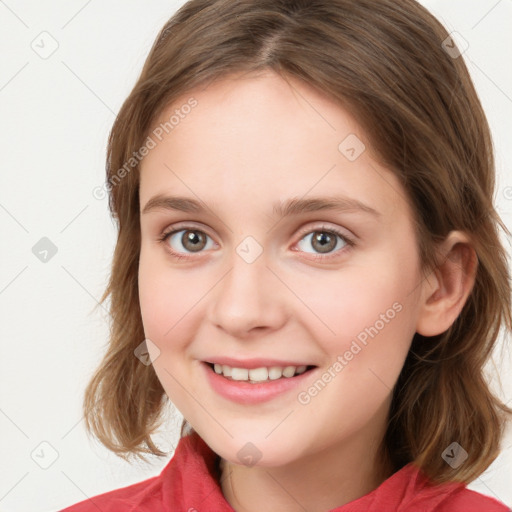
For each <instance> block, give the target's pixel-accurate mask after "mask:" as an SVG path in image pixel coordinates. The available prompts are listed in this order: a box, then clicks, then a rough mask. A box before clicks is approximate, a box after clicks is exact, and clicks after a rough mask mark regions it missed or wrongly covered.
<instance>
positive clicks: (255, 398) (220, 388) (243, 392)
mask: <svg viewBox="0 0 512 512" xmlns="http://www.w3.org/2000/svg"><path fill="white" fill-rule="evenodd" d="M201 365H202V366H203V367H204V369H205V371H206V375H207V378H208V380H209V382H210V385H211V386H212V388H213V389H214V391H216V392H217V393H218V394H219V395H221V396H223V397H224V398H227V399H228V400H232V401H233V402H237V403H239V404H258V403H261V402H267V401H268V400H272V399H273V398H275V397H277V396H279V395H282V394H283V393H286V392H287V391H290V390H292V389H294V388H296V387H298V386H300V385H301V384H303V383H304V381H305V380H306V379H308V377H309V376H310V375H311V374H312V373H313V372H314V371H315V370H316V368H313V369H312V370H308V371H306V372H304V373H301V374H300V375H296V376H295V377H281V378H280V379H276V380H269V381H266V382H262V383H260V384H251V383H250V382H247V381H239V380H230V379H227V378H226V377H224V376H222V375H219V374H218V373H215V371H214V370H213V368H211V367H210V366H209V365H208V364H206V363H201Z"/></svg>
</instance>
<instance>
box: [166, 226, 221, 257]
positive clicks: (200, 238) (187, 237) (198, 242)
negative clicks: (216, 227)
mask: <svg viewBox="0 0 512 512" xmlns="http://www.w3.org/2000/svg"><path fill="white" fill-rule="evenodd" d="M207 239H210V240H211V238H210V237H209V236H208V235H207V234H206V233H205V232H204V231H201V230H199V229H195V228H190V227H189V228H187V229H180V230H174V231H168V232H166V233H163V234H162V236H161V237H160V238H159V240H160V241H161V242H167V243H166V246H167V247H168V249H169V252H170V253H171V254H172V255H173V256H176V257H177V258H178V259H180V258H187V256H186V254H187V252H189V251H190V253H195V252H201V251H202V250H203V249H205V248H206V249H209V248H211V247H207V245H208V240H207ZM180 246H181V247H180ZM182 248H184V249H185V251H184V253H183V252H182ZM182 254H185V255H184V256H183V255H182Z"/></svg>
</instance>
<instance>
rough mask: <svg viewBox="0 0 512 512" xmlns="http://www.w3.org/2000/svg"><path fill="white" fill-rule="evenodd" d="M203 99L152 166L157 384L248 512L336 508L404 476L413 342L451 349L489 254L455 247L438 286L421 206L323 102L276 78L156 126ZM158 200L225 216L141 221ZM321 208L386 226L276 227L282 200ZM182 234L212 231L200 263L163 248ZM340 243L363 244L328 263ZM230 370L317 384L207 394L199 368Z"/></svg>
mask: <svg viewBox="0 0 512 512" xmlns="http://www.w3.org/2000/svg"><path fill="white" fill-rule="evenodd" d="M191 96H193V97H194V98H195V99H196V100H197V101H198V104H197V106H196V107H195V108H194V109H193V110H192V111H191V112H190V114H188V115H187V116H185V117H184V119H180V122H179V125H177V126H176V127H175V128H174V129H173V130H172V131H170V132H169V134H168V135H167V136H165V137H164V138H162V141H159V142H158V144H157V145H156V147H155V148H153V149H151V151H150V152H149V154H148V155H147V156H146V157H145V158H144V160H143V162H142V165H141V182H140V206H141V235H142V237H141V254H140V267H139V294H140V305H141V312H142V319H143V325H144V331H145V335H146V337H147V338H149V339H150V340H151V341H152V342H153V344H154V345H153V348H151V347H150V356H151V357H152V359H153V366H154V369H155V371H156V373H157V375H158V378H159V379H160V381H161V383H162V385H163V387H164V389H165V391H166V393H167V395H168V396H169V398H170V400H171V401H172V402H173V403H174V404H175V405H176V407H177V408H178V409H179V410H180V411H181V413H182V414H183V415H184V417H185V418H186V419H187V420H188V421H189V423H190V424H191V425H192V427H193V428H194V429H195V430H196V431H197V432H198V433H199V435H200V436H201V437H202V438H203V439H204V440H205V441H206V443H207V444H208V445H209V446H210V447H211V448H212V449H213V450H214V451H215V452H216V453H218V454H219V455H220V456H221V459H222V463H221V468H222V478H221V483H220V485H221V488H222V491H223V493H224V496H225V497H226V499H227V501H228V502H229V503H230V504H231V506H232V507H233V508H234V509H235V510H236V511H237V512H252V511H260V510H281V511H282V512H291V511H293V512H295V511H299V510H300V511H303V510H304V509H307V510H308V511H310V512H321V511H326V510H330V509H332V508H335V507H338V506H341V505H343V504H345V503H347V502H349V501H352V500H354V499H357V498H359V497H361V496H363V495H364V494H366V493H368V492H370V491H371V490H373V489H375V488H376V487H377V486H378V485H379V484H380V483H382V481H383V480H384V479H386V478H387V477H389V476H390V474H391V473H392V469H391V468H390V466H389V464H388V463H387V461H386V460H385V459H384V460H381V459H380V458H379V457H378V456H377V449H378V447H379V445H380V443H381V441H382V438H383V436H384V433H385V430H386V421H387V415H388V410H389V405H390V401H391V391H392V388H393V386H394V384H395V382H396V380H397V378H398V375H399V373H400V370H401V368H402V366H403V363H404V360H405V357H406V355H407V352H408V349H409V347H410V343H411V340H412V338H413V335H414V333H415V332H419V333H421V334H424V335H425V336H432V335H434V334H439V333H441V332H443V331H445V330H446V329H447V328H448V327H449V326H450V325H451V324H452V323H453V321H454V320H455V319H456V317H457V316H458V314H459V313H460V310H461V309H462V306H463V305H464V302H465V300H466V298H467V296H468V294H469V293H470V290H471V287H472V285H473V282H474V271H475V266H476V257H475V254H474V251H473V250H472V248H471V246H470V245H469V242H468V238H467V237H466V235H465V234H464V233H461V232H452V233H451V234H450V235H449V237H448V238H447V239H446V241H445V243H444V244H443V246H441V247H440V250H441V253H442V254H443V255H445V256H447V255H448V256H449V257H448V258H446V261H445V263H444V264H443V265H439V266H438V267H437V268H436V269H435V270H434V271H433V272H431V273H430V274H429V275H428V277H427V278H424V276H423V274H422V273H421V267H420V261H419V254H418V249H417V240H416V238H415V233H414V227H413V217H412V212H411V210H410V207H409V205H408V203H407V201H406V199H405V198H406V194H405V191H404V190H403V188H402V187H401V185H400V183H399V182H398V180H397V178H396V177H395V176H394V174H393V173H392V172H391V171H390V170H388V169H385V168H384V167H382V166H381V165H379V163H378V162H377V160H376V158H374V155H373V154H372V152H371V148H370V145H369V142H368V140H367V139H366V137H365V134H364V133H363V132H362V130H361V129H360V127H359V126H358V124H357V122H356V120H354V119H353V118H352V117H351V116H350V115H349V114H348V113H347V112H346V111H345V110H344V109H343V108H341V107H340V106H338V105H337V104H335V103H333V102H331V101H330V100H329V99H327V98H326V97H324V96H323V95H322V94H321V93H320V92H318V91H316V90H315V89H312V88H311V87H310V86H308V85H306V84H304V83H302V82H299V81H297V80H294V79H290V81H289V83H288V82H286V81H284V80H283V79H282V78H280V77H279V76H277V75H276V74H274V73H272V72H266V73H263V74H260V75H258V76H247V75H245V76H235V75H233V76H230V77H227V78H225V79H222V80H219V81H216V82H214V83H212V84H210V85H209V86H208V87H207V88H206V89H202V88H201V89H200V88H198V89H195V90H193V91H190V92H189V93H187V94H186V95H183V97H182V98H180V99H179V100H177V101H176V102H175V103H174V104H173V105H172V106H171V107H169V108H168V109H166V110H165V112H163V114H162V116H161V117H160V118H159V119H158V120H156V122H155V126H157V125H158V124H159V123H160V122H163V121H165V120H167V119H169V117H170V115H171V114H172V113H173V111H174V110H175V109H176V108H179V106H180V105H183V104H184V103H186V101H187V100H188V99H189V98H190V97H191ZM349 134H355V135H356V136H357V137H358V138H359V139H360V140H361V141H362V142H363V143H364V144H365V146H366V150H365V151H364V152H363V153H362V154H361V155H360V156H359V157H358V158H357V159H356V160H355V161H349V160H348V159H347V158H346V157H345V156H344V155H343V154H342V153H341V152H340V151H339V149H338V146H339V144H340V142H342V141H343V140H344V139H345V138H346V137H347V136H348V135H349ZM157 194H165V195H176V196H178V195H179V196H187V197H190V198H192V199H196V200H197V199H199V200H200V201H202V202H204V203H206V204H207V205H208V207H209V208H210V209H209V210H206V213H190V212H189V213H186V212H178V211H172V210H166V209H164V208H156V209H153V210H150V211H148V212H147V213H143V210H144V207H145V205H146V204H147V202H148V201H149V200H150V198H152V197H153V196H155V195H157ZM313 196H315V197H316V196H331V197H332V196H338V197H339V196H346V197H350V198H353V199H357V200H359V201H361V202H363V203H365V204H366V205H368V206H370V207H371V208H373V209H375V210H376V211H377V212H378V215H372V214H369V213H367V212H363V211H355V210H351V211H343V212H335V211H317V212H309V213H307V212H306V213H300V214H298V215H294V216H291V217H284V218H279V216H277V215H274V214H273V212H272V204H273V203H274V202H275V201H278V200H286V199H288V198H292V197H296V198H303V197H304V198H310V197H313ZM178 223H180V224H178ZM174 225H176V227H175V228H174V229H176V230H187V229H193V230H199V232H200V233H204V234H205V235H208V236H207V237H206V242H205V243H204V244H203V245H202V246H201V245H200V244H199V250H198V251H196V252H194V250H193V249H191V248H190V247H194V246H190V245H183V241H184V240H183V238H182V235H183V234H184V233H185V231H182V232H180V233H179V234H177V235H174V236H173V237H172V239H169V238H168V239H167V241H163V242H162V241H160V240H159V237H160V236H161V235H162V233H164V232H165V231H166V230H167V231H169V230H170V228H171V227H172V226H174ZM329 229H338V230H340V231H341V232H342V234H343V236H346V237H349V238H350V239H351V240H353V241H354V243H355V245H353V246H350V245H347V244H345V243H344V241H343V239H341V238H338V237H337V236H336V235H332V236H334V237H335V238H334V242H337V243H336V245H335V243H334V242H333V244H332V246H329V247H332V249H330V250H329V252H327V253H323V252H322V250H321V246H320V245H319V244H315V243H314V241H313V239H312V236H311V234H312V233H313V234H314V233H315V232H318V231H319V232H322V233H324V232H325V231H328V230H329ZM301 230H304V231H303V232H301ZM194 233H196V234H200V233H198V232H197V231H194ZM248 236H252V237H253V238H254V239H255V240H256V241H257V242H258V244H259V246H260V247H261V249H262V251H263V252H262V253H261V255H260V256H259V257H258V258H257V259H256V260H255V261H254V262H252V263H248V262H247V261H246V260H244V259H243V258H242V257H240V256H239V255H238V253H237V251H236V249H237V247H238V245H239V244H240V243H241V242H242V241H244V240H245V239H246V237H248ZM169 249H170V250H174V251H175V252H178V253H181V254H182V255H187V256H189V258H188V259H181V260H178V259H177V258H176V257H173V256H172V255H171V253H170V252H169ZM315 256H317V257H318V256H320V257H322V256H323V259H316V260H315V259H314V257H315ZM393 304H395V305H396V304H399V306H400V307H401V310H400V312H398V313H396V315H395V316H394V318H393V319H391V320H389V321H388V322H387V323H385V327H383V328H382V329H380V330H379V332H378V334H377V335H376V336H374V337H373V338H370V339H369V341H368V343H367V345H366V346H363V348H362V350H360V351H359V352H358V353H357V354H356V355H354V357H353V358H352V359H351V360H350V361H348V362H347V364H346V365H345V366H344V367H343V370H342V371H340V372H338V373H337V374H336V377H335V378H333V379H332V380H331V381H330V382H329V383H328V384H327V385H326V386H325V387H324V388H323V389H322V390H321V391H320V392H319V393H318V394H317V395H316V396H314V397H311V400H310V401H309V403H307V404H303V403H300V402H299V401H298V399H297V394H298V393H299V392H300V391H304V390H307V389H308V387H309V386H311V385H312V384H313V383H314V382H315V381H316V380H317V379H318V378H319V376H320V375H321V374H323V373H324V372H326V371H328V369H329V367H332V365H333V363H335V361H336V360H337V356H338V355H343V354H344V353H345V352H346V351H347V350H349V348H350V346H351V343H352V342H353V340H354V339H355V338H356V336H357V335H358V334H360V333H361V332H362V331H364V329H365V328H366V327H369V326H372V325H375V324H376V321H377V320H379V319H380V318H382V317H381V315H382V314H385V312H386V311H387V310H389V309H390V308H392V305H393ZM155 347H158V350H156V349H155ZM216 355H217V356H218V355H224V356H231V357H235V358H240V359H243V358H250V357H272V358H277V359H294V360H301V361H308V362H310V364H313V365H316V366H318V367H319V368H318V369H317V370H315V372H314V375H313V374H310V375H309V380H308V381H307V384H305V385H304V386H301V388H300V389H296V390H294V391H292V392H287V393H285V394H283V395H281V396H279V397H277V398H274V399H272V400H270V401H268V402H264V403H261V404H255V405H241V404H237V403H234V402H231V401H229V400H227V399H225V398H223V397H221V396H219V395H217V394H216V393H215V391H214V390H213V389H211V387H210V386H209V384H208V381H207V380H206V379H205V376H204V373H203V371H202V370H203V368H201V363H200V362H201V361H204V360H208V359H209V358H211V357H213V356H216ZM247 442H251V443H253V444H254V445H255V446H256V447H257V449H258V450H259V452H260V453H261V458H260V459H259V460H258V462H257V463H256V464H255V465H253V466H247V465H244V464H243V463H242V461H241V460H239V458H238V456H237V453H238V452H239V450H240V449H241V448H242V447H244V446H245V445H246V443H247Z"/></svg>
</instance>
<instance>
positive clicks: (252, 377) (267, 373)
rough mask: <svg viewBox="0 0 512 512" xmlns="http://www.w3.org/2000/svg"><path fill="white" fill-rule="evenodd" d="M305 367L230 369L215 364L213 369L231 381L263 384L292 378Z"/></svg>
mask: <svg viewBox="0 0 512 512" xmlns="http://www.w3.org/2000/svg"><path fill="white" fill-rule="evenodd" d="M306 368H307V367H306V365H302V366H285V367H281V366H271V367H270V368H265V367H262V368H251V369H250V370H249V369H247V368H232V367H231V366H228V365H226V364H218V363H215V364H214V365H213V369H214V371H215V373H217V374H219V375H224V377H231V379H232V380H244V381H249V382H265V381H268V380H276V379H280V378H281V377H287V378H290V377H293V376H294V375H300V374H301V373H304V372H305V371H306Z"/></svg>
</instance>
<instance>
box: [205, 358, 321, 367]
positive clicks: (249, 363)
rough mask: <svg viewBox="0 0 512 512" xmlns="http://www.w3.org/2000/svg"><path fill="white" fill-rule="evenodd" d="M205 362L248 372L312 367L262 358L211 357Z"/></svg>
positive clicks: (306, 364) (300, 363)
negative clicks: (276, 367)
mask: <svg viewBox="0 0 512 512" xmlns="http://www.w3.org/2000/svg"><path fill="white" fill-rule="evenodd" d="M205 362H206V363H213V364H222V365H224V364H225V365H227V366H231V367H232V368H247V369H248V370H251V369H253V368H262V367H267V368H270V367H271V366H281V367H286V366H314V365H311V364H308V363H304V362H297V361H283V360H278V359H267V358H263V357H257V358H253V359H243V360H240V359H233V358H232V357H212V358H210V359H207V360H205Z"/></svg>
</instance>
